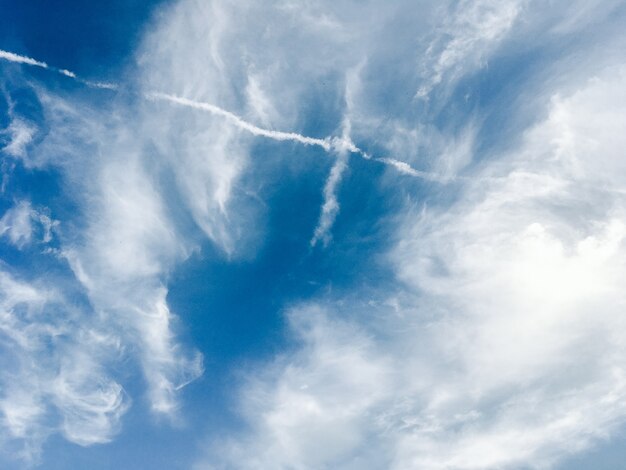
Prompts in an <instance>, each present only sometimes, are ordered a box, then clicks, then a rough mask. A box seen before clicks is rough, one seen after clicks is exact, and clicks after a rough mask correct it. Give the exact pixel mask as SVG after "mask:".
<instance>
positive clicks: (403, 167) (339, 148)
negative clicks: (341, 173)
mask: <svg viewBox="0 0 626 470" xmlns="http://www.w3.org/2000/svg"><path fill="white" fill-rule="evenodd" d="M0 59H3V60H6V61H9V62H14V63H17V64H22V65H28V66H31V67H39V68H42V69H45V70H49V71H51V72H54V73H57V74H59V75H62V76H64V77H67V78H69V79H72V80H75V81H76V82H78V83H81V84H83V85H86V86H88V87H91V88H99V89H106V90H117V89H119V88H120V85H118V84H117V83H111V82H100V81H91V80H85V79H83V78H81V77H80V76H78V75H77V74H76V73H74V72H72V71H71V70H67V69H62V68H58V67H53V66H51V65H48V64H47V63H46V62H42V61H39V60H36V59H33V58H32V57H27V56H24V55H20V54H16V53H14V52H9V51H4V50H2V49H0ZM143 97H144V98H145V99H147V100H149V101H165V102H169V103H171V104H176V105H179V106H185V107H188V108H193V109H198V110H201V111H205V112H209V113H211V114H213V115H214V116H220V117H222V118H224V119H226V120H227V121H228V122H230V123H231V124H233V125H235V126H236V127H238V128H240V129H242V130H244V131H247V132H249V133H251V134H253V135H256V136H259V137H266V138H269V139H273V140H277V141H292V142H298V143H301V144H304V145H313V146H317V147H321V148H323V149H324V150H325V151H326V152H333V153H336V154H341V153H346V152H348V153H353V154H357V155H359V156H360V157H362V158H364V159H366V160H372V161H375V162H378V163H382V164H384V165H387V166H391V167H393V168H395V169H396V170H397V171H398V172H400V173H401V174H403V175H407V176H412V177H415V178H420V179H423V180H427V181H434V182H440V183H442V182H445V181H450V180H451V179H453V178H444V177H443V176H442V175H438V174H436V173H430V172H426V171H421V170H416V169H415V168H413V167H412V166H411V165H409V164H408V163H406V162H403V161H401V160H396V159H395V158H390V157H385V158H374V157H372V156H371V155H369V154H368V153H367V152H365V151H364V150H362V149H360V148H359V147H357V146H356V145H355V144H354V143H353V142H352V141H351V140H350V139H349V138H346V137H345V136H343V137H336V136H335V137H330V136H329V137H325V138H323V139H322V138H317V137H309V136H306V135H302V134H298V133H297V132H284V131H276V130H272V129H264V128H262V127H259V126H257V125H255V124H252V123H250V122H248V121H246V120H244V119H242V118H241V117H239V116H237V115H236V114H234V113H232V112H230V111H228V110H226V109H223V108H220V107H219V106H217V105H215V104H212V103H206V102H202V101H195V100H191V99H189V98H184V97H181V96H177V95H173V94H169V93H164V92H159V91H151V92H147V93H144V94H143Z"/></svg>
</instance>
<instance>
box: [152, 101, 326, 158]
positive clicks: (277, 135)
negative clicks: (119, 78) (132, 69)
mask: <svg viewBox="0 0 626 470" xmlns="http://www.w3.org/2000/svg"><path fill="white" fill-rule="evenodd" d="M145 96H146V98H147V99H149V100H160V101H169V102H171V103H176V104H179V105H182V106H188V107H190V108H195V109H201V110H203V111H208V112H210V113H212V114H215V115H216V116H222V117H224V118H226V119H228V120H229V121H230V122H232V123H233V124H235V125H236V126H237V127H239V128H240V129H243V130H246V131H248V132H250V133H251V134H254V135H258V136H263V137H268V138H270V139H274V140H292V141H295V142H300V143H302V144H304V145H317V146H319V147H322V148H323V149H324V150H326V151H327V152H328V151H330V150H331V141H330V139H329V138H325V139H317V138H315V137H307V136H304V135H302V134H298V133H295V132H281V131H273V130H269V129H263V128H261V127H258V126H255V125H254V124H251V123H249V122H247V121H244V120H243V119H241V118H240V117H239V116H237V115H236V114H233V113H231V112H230V111H226V110H225V109H222V108H220V107H219V106H215V105H214V104H211V103H204V102H201V101H193V100H190V99H187V98H182V97H180V96H175V95H169V94H167V93H159V92H151V93H147V94H146V95H145Z"/></svg>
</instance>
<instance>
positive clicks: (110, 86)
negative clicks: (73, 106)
mask: <svg viewBox="0 0 626 470" xmlns="http://www.w3.org/2000/svg"><path fill="white" fill-rule="evenodd" d="M0 59H4V60H7V61H9V62H14V63H16V64H24V65H30V66H32V67H39V68H42V69H46V70H50V71H51V72H55V73H58V74H59V75H63V76H65V77H68V78H71V79H72V80H75V81H77V82H79V83H82V84H83V85H87V86H89V87H92V88H103V89H107V90H117V89H118V85H116V84H115V83H108V82H92V81H90V80H84V79H82V78H80V77H79V76H77V75H76V74H75V73H74V72H72V71H71V70H67V69H60V68H57V67H52V66H50V65H48V64H46V63H45V62H41V61H39V60H35V59H33V58H31V57H27V56H24V55H19V54H15V53H14V52H9V51H4V50H2V49H0Z"/></svg>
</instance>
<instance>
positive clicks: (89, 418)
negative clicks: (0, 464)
mask: <svg viewBox="0 0 626 470" xmlns="http://www.w3.org/2000/svg"><path fill="white" fill-rule="evenodd" d="M44 282H45V281H43V280H37V281H35V283H29V282H27V281H24V280H19V279H16V278H15V277H13V276H12V275H10V274H8V273H7V272H0V353H1V354H0V356H1V357H2V361H1V362H2V367H1V368H0V370H1V372H0V389H1V390H2V392H0V422H1V423H2V426H1V427H2V431H1V432H0V442H2V444H3V447H5V448H11V449H13V451H12V456H11V457H12V458H14V459H15V458H22V459H23V460H24V461H26V462H31V463H36V462H37V460H38V458H39V448H40V445H41V443H42V442H43V440H44V439H45V438H46V437H47V436H48V435H49V434H51V433H53V432H57V431H60V432H63V433H64V435H65V436H66V437H67V439H69V440H70V441H72V442H75V443H77V444H80V445H90V444H94V443H102V442H108V441H109V440H110V439H111V438H112V437H113V436H114V435H115V433H116V431H117V429H118V424H119V419H120V417H121V416H122V415H123V414H124V411H125V410H126V408H127V405H128V400H126V399H125V397H124V395H123V390H122V388H121V386H120V385H119V384H118V383H116V382H115V381H113V380H112V379H111V378H110V377H108V375H107V374H106V372H105V371H104V370H103V367H102V366H103V363H105V362H106V361H107V360H108V359H109V358H110V357H111V356H112V355H114V354H115V348H114V344H112V343H111V342H110V341H103V340H102V338H103V336H102V335H94V334H93V333H94V332H95V331H96V330H94V328H98V327H97V325H95V324H93V323H92V321H90V320H89V318H90V316H89V315H84V314H83V312H81V311H80V310H79V309H77V308H76V307H74V306H72V305H71V304H70V303H69V302H67V301H66V300H65V299H64V298H63V296H62V295H60V294H59V292H57V291H56V290H55V288H54V287H51V286H46V285H45V284H44ZM55 416H58V418H55Z"/></svg>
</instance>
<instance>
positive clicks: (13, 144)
mask: <svg viewBox="0 0 626 470" xmlns="http://www.w3.org/2000/svg"><path fill="white" fill-rule="evenodd" d="M5 132H7V133H8V134H9V136H10V140H9V143H8V144H6V145H5V146H4V147H3V148H2V150H3V151H4V152H6V153H8V154H9V155H11V156H13V157H24V156H25V155H26V148H27V147H28V146H29V145H30V144H31V142H32V140H33V137H34V136H35V133H36V132H37V129H36V128H35V127H34V126H33V125H32V124H29V123H28V122H26V121H24V120H22V119H13V120H11V123H10V124H9V127H8V128H7V129H6V131H5Z"/></svg>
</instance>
